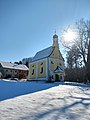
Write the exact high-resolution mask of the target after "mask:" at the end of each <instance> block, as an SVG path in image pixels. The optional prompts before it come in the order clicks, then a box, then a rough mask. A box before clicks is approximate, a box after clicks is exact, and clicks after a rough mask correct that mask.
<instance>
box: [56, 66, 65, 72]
mask: <svg viewBox="0 0 90 120" xmlns="http://www.w3.org/2000/svg"><path fill="white" fill-rule="evenodd" d="M54 72H55V73H63V72H64V70H62V69H61V68H60V67H59V66H57V68H56V69H55V70H54Z"/></svg>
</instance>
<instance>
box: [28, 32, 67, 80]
mask: <svg viewBox="0 0 90 120" xmlns="http://www.w3.org/2000/svg"><path fill="white" fill-rule="evenodd" d="M64 68H65V66H64V59H63V57H62V54H61V52H60V50H59V44H58V36H57V35H56V34H55V35H54V36H53V45H52V46H50V47H48V48H46V49H44V50H41V51H39V52H37V53H36V55H35V56H34V57H33V59H32V61H31V62H30V65H29V80H53V81H57V80H59V81H63V80H64V75H65V72H64Z"/></svg>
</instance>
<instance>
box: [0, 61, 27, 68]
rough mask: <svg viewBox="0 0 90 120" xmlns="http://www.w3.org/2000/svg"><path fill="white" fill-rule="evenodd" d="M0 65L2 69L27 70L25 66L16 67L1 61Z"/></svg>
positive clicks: (16, 65)
mask: <svg viewBox="0 0 90 120" xmlns="http://www.w3.org/2000/svg"><path fill="white" fill-rule="evenodd" d="M0 63H1V65H2V67H3V68H9V69H19V70H28V68H27V66H26V65H22V64H20V65H18V64H14V63H11V62H3V61H0Z"/></svg>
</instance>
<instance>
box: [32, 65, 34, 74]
mask: <svg viewBox="0 0 90 120" xmlns="http://www.w3.org/2000/svg"><path fill="white" fill-rule="evenodd" d="M32 75H34V65H33V66H32Z"/></svg>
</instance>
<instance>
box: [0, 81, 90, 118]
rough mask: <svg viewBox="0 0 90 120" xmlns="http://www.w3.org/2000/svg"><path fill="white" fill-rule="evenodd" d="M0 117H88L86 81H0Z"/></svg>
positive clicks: (89, 93) (89, 104)
mask: <svg viewBox="0 0 90 120" xmlns="http://www.w3.org/2000/svg"><path fill="white" fill-rule="evenodd" d="M0 101H1V102H0V120H90V85H85V84H77V83H51V84H48V83H42V82H14V81H13V82H11V81H2V80H1V81H0Z"/></svg>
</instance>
